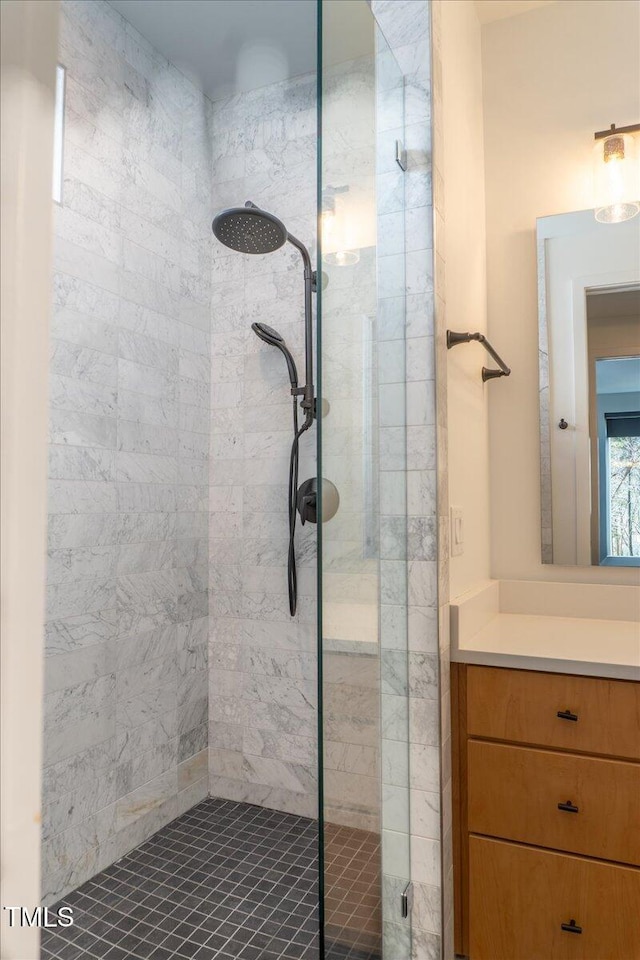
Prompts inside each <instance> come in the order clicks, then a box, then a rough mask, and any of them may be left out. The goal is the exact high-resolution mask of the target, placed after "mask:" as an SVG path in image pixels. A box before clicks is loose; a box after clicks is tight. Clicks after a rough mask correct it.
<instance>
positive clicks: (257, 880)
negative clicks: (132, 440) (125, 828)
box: [41, 799, 379, 960]
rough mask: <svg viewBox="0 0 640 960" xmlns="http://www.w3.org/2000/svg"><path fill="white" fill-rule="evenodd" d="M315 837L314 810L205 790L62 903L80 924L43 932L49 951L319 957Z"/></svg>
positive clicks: (359, 957)
mask: <svg viewBox="0 0 640 960" xmlns="http://www.w3.org/2000/svg"><path fill="white" fill-rule="evenodd" d="M317 838H318V833H317V823H316V822H315V821H313V820H308V819H306V818H304V817H296V816H292V815H290V814H286V813H279V812H276V811H273V810H267V809H265V808H263V807H255V806H251V805H250V804H246V803H234V802H231V801H226V800H216V799H208V800H205V801H203V802H202V803H200V804H198V806H196V807H194V808H193V809H192V810H190V811H188V813H186V814H184V815H183V816H181V817H179V818H178V819H177V820H174V821H173V822H172V823H170V824H169V825H168V826H166V827H164V828H163V829H162V830H160V831H159V832H158V833H156V834H154V835H153V836H152V837H151V838H150V839H149V840H147V841H146V842H145V843H143V844H142V846H140V847H138V848H137V849H135V850H133V851H132V852H131V853H129V854H127V856H125V857H123V858H122V859H120V860H118V861H117V863H114V864H113V865H112V866H110V867H108V868H107V869H106V870H103V871H102V872H101V873H99V874H97V875H96V876H95V877H93V878H92V879H91V880H89V881H87V883H85V884H83V885H82V886H81V887H79V888H78V889H77V890H74V891H73V892H72V893H70V894H68V896H66V897H64V898H63V899H62V900H61V901H60V902H59V903H58V904H56V905H55V906H54V907H53V908H52V909H53V910H55V909H57V908H58V907H61V906H67V907H73V909H74V925H73V926H71V927H66V928H57V929H49V930H43V931H42V952H41V957H42V960H53V958H58V960H89V958H91V960H94V958H95V960H129V958H147V960H174V958H175V960H178V958H180V960H182V958H185V960H319V944H318V852H317ZM327 957H330V958H331V960H378V957H379V954H378V953H377V951H376V952H375V953H374V952H370V951H367V952H362V951H361V950H360V949H358V948H357V947H356V946H352V947H349V946H344V947H343V946H342V945H338V944H335V945H333V944H332V945H331V946H330V947H328V949H327Z"/></svg>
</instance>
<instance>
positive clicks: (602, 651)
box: [451, 613, 640, 680]
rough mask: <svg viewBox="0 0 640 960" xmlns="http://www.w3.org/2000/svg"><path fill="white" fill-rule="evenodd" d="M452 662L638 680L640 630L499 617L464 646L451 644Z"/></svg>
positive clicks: (620, 624) (620, 623)
mask: <svg viewBox="0 0 640 960" xmlns="http://www.w3.org/2000/svg"><path fill="white" fill-rule="evenodd" d="M451 659H452V660H454V661H456V662H458V663H481V664H485V665H486V666H494V667H513V668H514V669H519V670H546V671H551V672H552V673H576V674H584V675H586V676H593V677H613V678H617V679H621V680H640V626H639V625H638V624H637V623H633V622H630V621H628V620H584V619H578V618H576V619H573V618H570V617H541V616H530V615H527V614H522V613H499V614H497V616H495V617H494V618H493V620H491V621H490V622H489V623H488V624H487V625H486V626H485V627H484V628H483V629H482V630H480V631H479V632H478V633H476V634H475V635H474V636H473V637H470V638H469V639H467V640H465V641H464V643H463V644H461V645H458V644H453V643H452V648H451Z"/></svg>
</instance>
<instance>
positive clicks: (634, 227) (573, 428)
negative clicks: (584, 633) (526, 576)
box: [537, 210, 640, 566]
mask: <svg viewBox="0 0 640 960" xmlns="http://www.w3.org/2000/svg"><path fill="white" fill-rule="evenodd" d="M537 236H538V307H539V311H538V316H539V358H540V438H541V455H540V464H541V503H542V516H541V520H542V561H543V563H556V564H573V565H580V566H584V565H589V564H594V565H602V566H640V218H639V217H634V218H633V219H631V220H627V221H624V222H622V223H600V222H598V221H597V220H596V219H595V217H594V211H593V210H586V211H581V212H578V213H568V214H561V215H558V216H552V217H543V218H541V219H539V220H538V234H537Z"/></svg>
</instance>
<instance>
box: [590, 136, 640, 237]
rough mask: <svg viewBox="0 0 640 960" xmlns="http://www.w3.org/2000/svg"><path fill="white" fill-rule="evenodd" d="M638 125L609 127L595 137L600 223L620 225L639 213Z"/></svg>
mask: <svg viewBox="0 0 640 960" xmlns="http://www.w3.org/2000/svg"><path fill="white" fill-rule="evenodd" d="M638 132H640V123H635V124H632V125H631V126H628V127H617V128H616V125H615V124H614V123H612V124H611V128H610V129H609V130H600V131H599V132H598V133H595V134H594V138H595V145H594V148H593V150H594V181H595V215H596V220H598V221H599V222H600V223H622V221H623V220H630V219H631V218H632V217H635V216H636V214H637V213H640V167H639V165H638V160H637V146H636V139H635V138H634V137H633V136H632V134H634V133H638Z"/></svg>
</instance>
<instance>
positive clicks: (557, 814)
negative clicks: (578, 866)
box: [467, 740, 640, 909]
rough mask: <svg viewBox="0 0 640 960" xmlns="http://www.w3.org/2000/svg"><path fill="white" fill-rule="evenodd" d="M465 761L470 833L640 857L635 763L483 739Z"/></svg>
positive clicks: (639, 776)
mask: <svg viewBox="0 0 640 960" xmlns="http://www.w3.org/2000/svg"><path fill="white" fill-rule="evenodd" d="M467 763H468V822H469V830H470V831H471V832H472V833H484V834H488V835H490V836H494V837H503V838H504V839H507V840H518V841H520V842H522V843H531V844H536V845H537V846H541V847H551V848H553V849H555V850H567V851H569V852H571V853H580V854H584V855H585V856H590V857H600V858H602V859H603V860H618V861H620V862H621V863H630V864H634V865H636V866H639V865H640V764H637V763H626V762H625V761H623V760H601V759H597V758H596V757H579V756H574V755H572V754H568V753H550V752H549V751H547V750H533V749H532V748H530V747H512V746H507V745H506V744H501V743H487V742H486V741H483V740H469V741H468V750H467ZM638 906H639V909H640V904H639V905H638Z"/></svg>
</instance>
